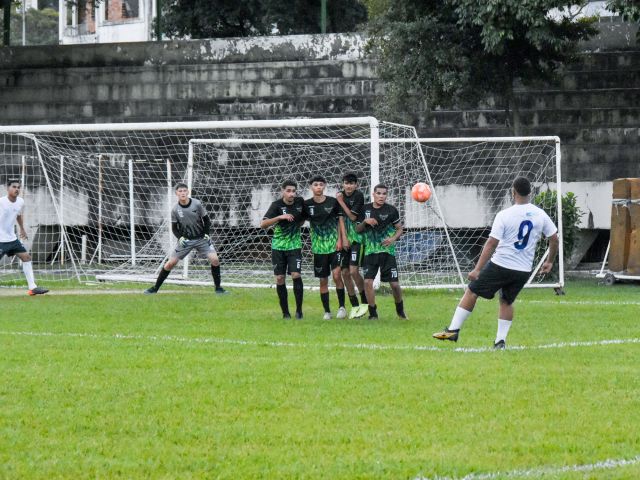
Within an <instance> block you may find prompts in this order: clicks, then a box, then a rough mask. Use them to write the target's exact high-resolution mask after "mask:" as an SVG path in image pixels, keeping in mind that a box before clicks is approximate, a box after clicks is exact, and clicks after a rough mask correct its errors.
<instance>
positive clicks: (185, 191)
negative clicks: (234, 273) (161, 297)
mask: <svg viewBox="0 0 640 480" xmlns="http://www.w3.org/2000/svg"><path fill="white" fill-rule="evenodd" d="M175 191H176V196H177V197H178V203H177V204H176V206H175V207H173V210H171V231H172V232H173V234H174V235H175V236H176V238H178V245H177V246H176V249H175V250H174V252H173V253H172V254H171V255H170V256H169V260H167V262H166V263H165V264H164V266H163V267H162V270H160V274H159V275H158V279H157V280H156V284H155V285H154V286H153V287H149V288H148V289H146V290H145V291H144V293H145V295H153V294H154V293H157V292H158V290H160V287H161V286H162V283H163V282H164V281H165V280H166V279H167V277H168V276H169V274H170V273H171V270H172V269H173V267H175V266H176V265H177V263H178V262H179V261H180V260H182V259H184V258H185V257H186V256H187V255H189V253H191V250H197V251H198V253H200V255H202V256H204V257H206V258H207V260H209V263H210V264H211V276H212V277H213V283H214V285H215V287H216V293H218V294H224V293H226V290H225V289H224V288H222V286H221V279H220V260H219V259H218V254H217V253H216V249H215V248H214V246H213V243H212V242H211V239H210V238H209V228H210V227H211V220H209V216H208V215H207V212H206V210H205V208H204V205H202V202H200V200H197V199H195V198H190V197H189V187H188V186H187V185H186V184H185V183H178V184H177V185H176V189H175Z"/></svg>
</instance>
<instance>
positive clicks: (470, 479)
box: [414, 455, 640, 480]
mask: <svg viewBox="0 0 640 480" xmlns="http://www.w3.org/2000/svg"><path fill="white" fill-rule="evenodd" d="M638 464H640V455H638V456H636V457H633V458H629V459H625V458H620V459H607V460H603V461H601V462H596V463H590V464H586V465H566V466H562V467H540V468H532V469H530V470H512V471H510V472H494V473H470V474H469V475H465V476H464V477H440V476H436V477H416V478H415V479H414V480H493V479H497V478H540V477H542V476H543V475H560V474H563V473H574V472H593V471H595V470H612V469H614V468H620V467H628V466H633V465H638Z"/></svg>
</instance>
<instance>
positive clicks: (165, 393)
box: [0, 281, 640, 480]
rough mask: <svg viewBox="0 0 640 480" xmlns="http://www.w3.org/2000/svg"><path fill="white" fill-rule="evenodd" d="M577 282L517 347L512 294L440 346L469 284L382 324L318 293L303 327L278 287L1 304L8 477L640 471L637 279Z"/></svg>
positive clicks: (485, 304)
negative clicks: (502, 332)
mask: <svg viewBox="0 0 640 480" xmlns="http://www.w3.org/2000/svg"><path fill="white" fill-rule="evenodd" d="M115 288H120V287H119V286H115ZM176 288H177V287H173V286H171V287H170V288H169V289H170V290H172V291H175V290H176ZM138 290H139V291H141V287H138ZM566 290H567V295H566V296H564V297H557V296H554V295H553V293H552V292H551V291H549V290H535V291H531V290H529V291H525V292H524V293H523V294H522V295H521V297H520V299H519V300H518V303H517V304H516V320H515V323H514V326H513V328H512V329H511V332H510V335H509V338H508V346H509V347H512V348H511V350H507V351H504V352H494V351H492V350H491V349H490V348H488V347H491V345H492V344H493V339H494V336H495V330H496V311H497V303H496V301H495V300H494V301H481V302H479V304H478V307H477V309H476V311H475V312H474V314H473V316H472V317H471V318H470V319H469V320H468V321H467V324H466V325H465V328H464V330H463V332H462V336H461V339H460V341H459V342H458V343H457V344H451V343H447V344H443V343H441V342H437V341H436V340H433V339H432V338H431V334H432V333H433V332H434V331H436V330H439V329H441V328H442V327H444V326H446V325H447V324H448V322H449V319H450V315H451V313H452V311H453V309H454V307H455V305H456V303H457V299H458V297H459V295H460V292H425V291H422V292H415V291H414V292H408V293H407V294H406V298H405V304H406V310H407V313H408V315H409V316H410V321H399V320H397V319H396V318H395V315H393V300H392V298H391V297H390V296H381V297H379V299H378V305H379V311H380V315H381V318H380V320H379V321H375V322H370V321H368V320H332V321H322V320H321V319H320V318H321V307H320V299H319V296H318V293H317V292H305V319H304V320H302V321H296V320H282V319H281V318H280V315H279V313H278V306H277V299H276V294H275V291H274V290H243V289H234V290H233V291H232V293H231V294H230V295H227V296H224V297H216V296H214V295H213V294H212V293H211V292H210V290H203V289H184V290H183V291H179V292H177V293H168V292H164V293H160V294H158V295H156V296H153V297H148V296H143V295H139V294H121V295H100V294H90V295H87V294H85V295H76V294H70V295H59V296H58V295H48V296H44V297H34V298H30V297H27V296H24V297H23V296H10V297H6V296H4V297H2V298H0V301H1V302H2V309H1V317H0V352H1V354H0V478H3V479H13V478H20V479H23V478H29V479H32V478H47V479H48V478H113V477H120V478H224V479H245V478H314V479H315V478H318V479H320V478H322V479H354V478H367V479H375V478H391V479H403V478H407V479H414V478H429V479H433V478H467V479H469V480H471V479H476V480H477V479H497V478H553V479H560V478H562V479H583V478H591V479H633V478H640V375H639V372H640V369H639V367H638V360H639V359H640V326H639V324H638V321H639V320H640V314H639V313H638V312H639V311H640V298H639V297H638V287H637V286H636V285H617V286H615V287H603V286H597V285H595V282H584V281H583V282H573V283H569V284H568V286H567V288H566ZM292 297H293V295H290V303H293V298H292ZM332 304H334V305H335V296H334V295H333V294H332ZM334 311H335V307H334ZM605 340H620V342H618V343H603V341H605ZM569 342H575V343H574V344H569ZM516 346H519V347H522V348H515V347H516ZM456 348H459V349H462V350H455V349H456ZM464 349H467V350H464ZM606 460H609V462H608V463H603V462H605V461H606Z"/></svg>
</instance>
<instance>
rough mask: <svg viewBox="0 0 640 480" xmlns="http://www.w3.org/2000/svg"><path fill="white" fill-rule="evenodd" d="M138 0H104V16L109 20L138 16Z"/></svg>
mask: <svg viewBox="0 0 640 480" xmlns="http://www.w3.org/2000/svg"><path fill="white" fill-rule="evenodd" d="M139 5H140V0H104V6H105V12H106V13H105V18H106V20H108V21H111V22H117V21H118V20H125V19H129V18H138V16H139V13H140V8H139Z"/></svg>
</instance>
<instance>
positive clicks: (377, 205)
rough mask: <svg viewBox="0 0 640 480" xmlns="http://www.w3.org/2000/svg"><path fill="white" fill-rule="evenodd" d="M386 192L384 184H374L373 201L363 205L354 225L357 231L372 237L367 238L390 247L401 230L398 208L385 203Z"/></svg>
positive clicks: (398, 236) (400, 233)
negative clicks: (357, 220) (357, 221)
mask: <svg viewBox="0 0 640 480" xmlns="http://www.w3.org/2000/svg"><path fill="white" fill-rule="evenodd" d="M387 192H388V189H387V187H386V186H384V185H376V187H375V188H374V190H373V202H372V203H368V204H367V205H365V206H364V207H363V212H362V214H361V215H360V218H359V220H360V222H359V223H358V224H357V225H356V231H357V232H358V233H364V234H365V236H370V237H372V238H370V239H369V240H370V241H371V242H373V243H375V244H379V245H380V246H382V247H390V246H391V245H392V244H393V243H395V242H396V241H397V240H398V239H399V238H400V236H401V235H402V232H403V225H402V222H401V221H400V215H399V213H398V210H397V209H396V208H395V207H394V206H392V205H389V204H388V203H386V200H387ZM392 231H393V233H391V232H392Z"/></svg>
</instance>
